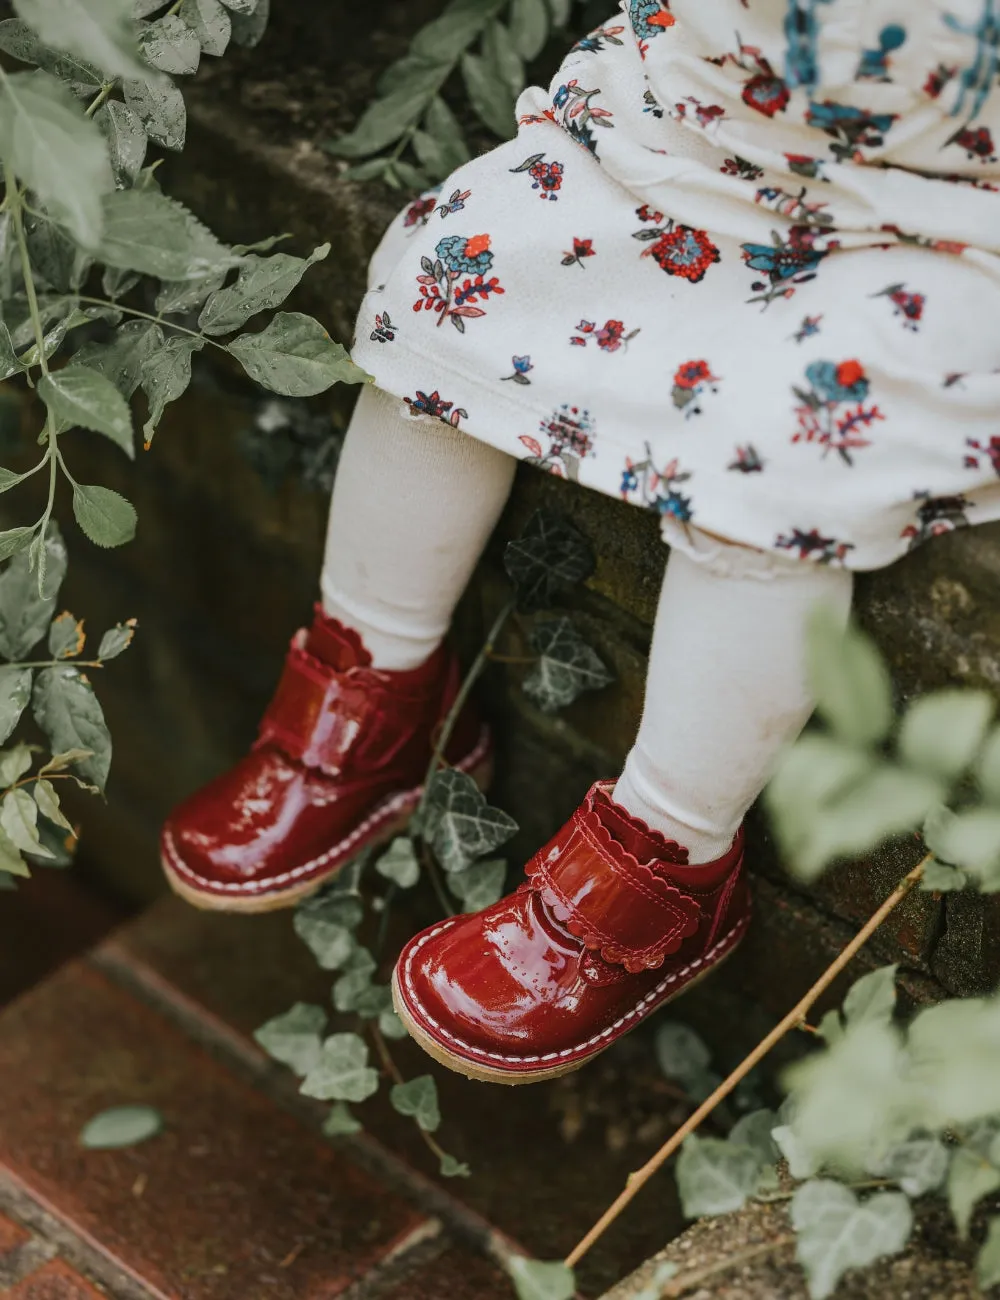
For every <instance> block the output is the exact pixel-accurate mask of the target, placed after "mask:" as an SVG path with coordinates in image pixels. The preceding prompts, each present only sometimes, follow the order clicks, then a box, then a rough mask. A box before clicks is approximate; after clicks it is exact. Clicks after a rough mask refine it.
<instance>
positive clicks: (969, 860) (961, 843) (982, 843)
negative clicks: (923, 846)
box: [925, 807, 1000, 893]
mask: <svg viewBox="0 0 1000 1300" xmlns="http://www.w3.org/2000/svg"><path fill="white" fill-rule="evenodd" d="M925 834H926V839H927V847H928V848H929V849H930V850H931V852H932V853H933V854H934V855H935V857H937V858H939V859H940V860H941V861H942V862H945V863H947V864H948V865H949V866H954V867H958V868H959V870H960V871H961V872H962V873H964V874H966V875H969V876H972V877H974V878H975V882H976V885H977V887H978V888H979V889H981V890H983V891H984V892H985V893H995V892H996V891H997V890H1000V809H997V808H989V807H983V808H969V809H967V810H966V811H964V812H959V813H952V812H950V811H948V810H944V811H943V812H942V814H941V815H939V816H938V817H936V818H935V819H934V820H933V822H930V821H929V822H928V825H927V826H926V827H925Z"/></svg>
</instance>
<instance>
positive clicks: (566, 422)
mask: <svg viewBox="0 0 1000 1300" xmlns="http://www.w3.org/2000/svg"><path fill="white" fill-rule="evenodd" d="M539 432H540V433H541V434H542V435H543V437H545V438H547V439H548V442H549V449H548V451H545V450H544V448H543V446H542V443H541V442H539V440H538V439H537V438H533V437H531V436H530V435H529V434H526V433H524V434H521V436H520V437H519V439H518V441H519V442H520V443H521V444H522V445H523V446H524V447H526V448H527V449H528V451H529V452H530V453H531V454H530V456H529V457H527V460H528V463H529V464H531V465H537V466H538V467H539V468H540V469H547V470H548V471H549V473H551V474H555V475H557V476H558V477H559V478H568V479H572V480H573V481H574V482H575V481H577V480H578V479H579V477H580V461H581V460H582V459H583V458H584V457H585V456H590V455H592V454H593V449H594V436H595V429H594V423H593V420H592V419H591V417H590V412H589V411H587V410H586V409H581V408H580V407H578V406H570V405H568V404H564V405H562V406H560V407H559V408H558V410H555V411H553V412H552V415H551V416H550V417H549V418H548V419H547V420H542V422H541V423H540V425H539Z"/></svg>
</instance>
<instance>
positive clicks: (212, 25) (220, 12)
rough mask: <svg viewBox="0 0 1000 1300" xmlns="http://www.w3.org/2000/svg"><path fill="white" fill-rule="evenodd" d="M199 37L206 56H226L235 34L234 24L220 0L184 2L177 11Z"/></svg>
mask: <svg viewBox="0 0 1000 1300" xmlns="http://www.w3.org/2000/svg"><path fill="white" fill-rule="evenodd" d="M177 13H178V15H179V17H180V18H182V19H183V21H184V22H186V23H187V25H188V26H189V27H190V28H191V30H192V31H193V32H194V34H195V35H196V36H197V38H198V41H199V43H200V45H201V48H202V49H203V50H204V52H205V53H206V54H211V55H213V56H215V57H216V58H218V57H219V56H220V55H223V54H225V52H226V49H227V47H228V45H229V42H230V39H231V38H232V34H233V23H232V19H231V18H230V17H229V14H228V13H227V12H226V10H225V9H224V8H223V7H222V5H221V4H220V3H219V0H183V3H182V4H181V7H180V9H178V11H177Z"/></svg>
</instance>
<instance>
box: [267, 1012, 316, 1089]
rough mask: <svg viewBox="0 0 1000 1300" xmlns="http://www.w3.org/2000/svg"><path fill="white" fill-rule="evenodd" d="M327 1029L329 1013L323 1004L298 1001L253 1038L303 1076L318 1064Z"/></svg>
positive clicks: (276, 1059) (274, 1057) (269, 1054)
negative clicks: (324, 1032) (324, 1031)
mask: <svg viewBox="0 0 1000 1300" xmlns="http://www.w3.org/2000/svg"><path fill="white" fill-rule="evenodd" d="M325 1028H326V1012H325V1011H324V1010H323V1008H322V1007H317V1006H313V1005H311V1004H310V1003H308V1002H296V1004H295V1006H294V1007H292V1009H291V1010H290V1011H286V1012H285V1014H284V1015H282V1016H275V1017H274V1019H273V1020H269V1021H268V1022H267V1024H264V1025H261V1027H260V1028H259V1029H257V1030H255V1031H254V1039H255V1040H256V1042H257V1043H259V1044H260V1046H261V1047H263V1049H264V1051H265V1052H267V1054H268V1056H270V1057H273V1059H274V1060H275V1061H280V1062H281V1064H282V1065H287V1066H288V1067H289V1068H290V1069H291V1070H293V1071H294V1073H295V1074H297V1075H298V1076H299V1077H300V1078H303V1077H305V1076H306V1075H307V1074H308V1073H309V1072H310V1070H313V1069H315V1067H316V1066H317V1065H318V1063H319V1060H320V1057H321V1055H322V1050H323V1040H322V1038H321V1037H320V1035H321V1034H322V1033H323V1030H324V1029H325Z"/></svg>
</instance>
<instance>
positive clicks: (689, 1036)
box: [655, 1020, 722, 1101]
mask: <svg viewBox="0 0 1000 1300" xmlns="http://www.w3.org/2000/svg"><path fill="white" fill-rule="evenodd" d="M655 1050H656V1062H657V1064H658V1065H659V1067H660V1069H661V1070H662V1071H663V1073H664V1075H665V1076H666V1078H668V1079H673V1080H674V1081H675V1082H677V1083H679V1084H680V1085H681V1087H682V1088H683V1089H684V1090H685V1092H687V1093H688V1094H689V1095H690V1096H692V1097H694V1098H696V1099H697V1100H699V1101H701V1100H703V1099H704V1098H705V1097H708V1096H709V1095H710V1094H711V1092H712V1091H713V1089H714V1088H715V1087H716V1086H717V1085H718V1084H719V1083H721V1082H722V1080H721V1079H720V1078H719V1076H718V1075H717V1074H715V1073H714V1072H713V1071H712V1070H710V1069H709V1066H710V1064H711V1061H712V1054H711V1052H710V1051H709V1049H708V1047H707V1046H706V1044H705V1043H704V1042H703V1041H702V1039H701V1038H699V1037H698V1035H697V1034H696V1033H695V1032H694V1030H693V1029H689V1028H688V1026H687V1025H682V1024H679V1023H678V1022H677V1021H676V1020H664V1021H661V1023H660V1024H659V1026H658V1027H657V1030H656V1039H655Z"/></svg>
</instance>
